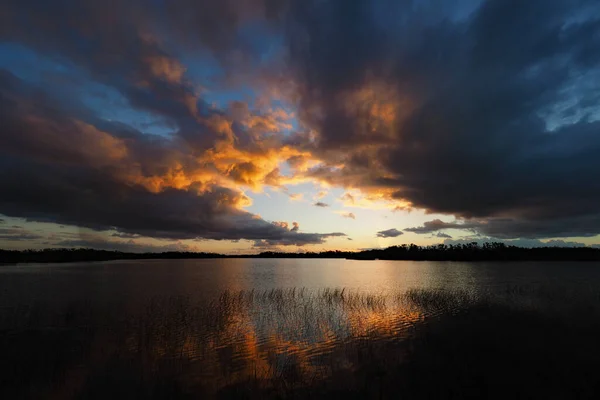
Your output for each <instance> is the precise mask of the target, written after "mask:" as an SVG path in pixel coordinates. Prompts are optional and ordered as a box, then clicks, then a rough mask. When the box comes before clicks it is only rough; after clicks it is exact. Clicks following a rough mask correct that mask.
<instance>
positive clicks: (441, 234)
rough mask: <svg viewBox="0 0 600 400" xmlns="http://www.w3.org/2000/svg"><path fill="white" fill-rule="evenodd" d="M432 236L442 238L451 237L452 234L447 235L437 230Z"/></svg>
mask: <svg viewBox="0 0 600 400" xmlns="http://www.w3.org/2000/svg"><path fill="white" fill-rule="evenodd" d="M433 236H434V237H438V238H444V239H452V236H450V235H448V234H447V233H444V232H438V233H436V234H435V235H433Z"/></svg>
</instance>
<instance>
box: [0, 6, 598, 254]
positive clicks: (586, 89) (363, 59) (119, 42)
mask: <svg viewBox="0 0 600 400" xmlns="http://www.w3.org/2000/svg"><path fill="white" fill-rule="evenodd" d="M347 3H348V2H335V1H315V0H307V1H295V0H289V1H271V0H268V1H267V0H248V1H243V2H239V1H234V0H224V1H219V2H215V1H211V0H198V1H192V0H178V1H173V2H160V1H159V2H139V1H135V0H134V1H127V2H118V4H114V7H112V8H111V9H110V10H107V8H106V5H105V3H104V2H102V1H99V0H88V1H81V2H77V3H76V4H74V3H73V2H72V1H67V0H57V1H54V2H52V7H48V6H47V4H46V3H45V2H44V1H42V0H31V1H17V0H8V1H5V2H3V3H2V5H0V26H1V27H2V28H0V37H1V39H2V41H3V43H4V44H5V45H6V46H9V47H11V46H12V47H11V48H12V49H13V50H10V51H13V52H14V51H15V50H14V49H20V50H19V51H20V52H21V53H19V54H24V53H26V54H29V55H30V56H32V59H35V60H36V62H35V63H27V62H23V65H25V64H27V65H28V66H27V68H18V67H15V65H17V64H10V65H12V67H10V68H7V70H10V71H12V72H13V73H14V74H15V75H12V74H11V73H10V72H6V71H4V70H3V72H2V73H0V106H1V107H0V125H1V126H2V131H1V132H0V164H1V165H0V167H1V168H2V170H3V172H0V185H2V188H3V190H2V193H1V194H0V213H3V214H5V215H7V216H10V217H19V216H20V217H24V218H28V219H30V220H33V221H52V222H57V223H65V224H67V223H68V224H75V225H79V226H85V227H90V228H92V229H106V230H109V229H112V230H114V229H115V228H116V229H117V230H118V231H119V232H122V233H124V234H140V235H153V236H154V237H161V238H164V237H167V238H179V239H184V238H195V237H203V238H215V239H230V240H238V239H248V240H283V239H284V237H287V235H289V234H290V233H289V229H287V230H286V229H285V228H283V227H281V226H277V225H273V224H271V223H270V222H269V221H264V220H262V219H260V218H256V216H255V215H253V214H251V213H248V212H246V211H245V210H244V208H245V207H247V206H249V205H250V203H251V199H250V197H249V196H248V195H247V194H246V191H248V192H249V191H254V192H260V191H262V190H263V189H264V187H265V186H270V187H272V188H273V189H275V190H280V191H282V192H285V193H287V194H288V195H289V196H290V199H292V200H294V199H299V198H300V196H301V195H302V194H301V193H298V194H290V193H289V192H288V191H287V189H286V188H285V185H288V184H295V183H301V182H313V183H315V184H319V185H321V186H322V187H330V186H335V187H341V188H343V189H344V190H345V194H344V195H343V196H342V199H341V200H342V201H343V202H344V204H345V205H348V206H349V205H352V206H354V207H370V208H375V207H385V208H386V209H392V208H393V207H395V208H393V210H411V209H414V208H418V209H423V210H426V211H427V212H429V213H440V214H445V215H452V216H454V217H455V218H456V221H457V222H454V223H455V224H458V225H457V226H454V227H452V226H449V225H448V224H453V223H445V224H446V226H445V227H444V228H440V229H437V230H436V229H433V228H435V224H434V225H432V226H425V225H424V226H423V227H416V228H410V229H413V230H412V232H415V233H433V232H438V233H439V231H440V230H441V229H463V230H470V231H472V232H476V233H479V234H482V235H488V236H490V237H498V238H515V237H526V238H557V237H569V236H588V237H589V236H593V235H596V234H599V233H600V213H599V212H598V208H597V204H599V202H600V184H599V183H597V182H598V179H597V176H596V171H598V170H599V169H600V159H599V158H598V157H597V154H598V152H599V151H600V136H599V135H598V134H597V132H598V130H600V110H599V107H598V103H599V101H600V95H599V93H600V84H599V83H598V82H600V73H599V72H598V71H599V68H598V67H599V66H600V56H599V55H598V54H599V53H598V52H597V48H598V47H600V35H599V33H600V18H598V15H600V6H599V5H598V2H597V1H595V0H581V1H578V2H567V1H563V0H530V1H517V0H508V1H507V0H488V1H485V2H477V1H474V2H470V3H472V5H471V6H469V7H468V10H466V9H465V4H466V2H461V6H456V4H457V3H454V2H453V4H454V5H455V6H449V5H448V4H449V3H447V2H437V1H436V2H420V3H419V6H418V7H415V6H414V4H413V3H414V2H410V1H407V2H395V3H394V4H390V2H389V1H386V0H375V1H370V0H357V1H353V2H350V3H351V4H347ZM421 3H422V4H421ZM442 3H444V4H442ZM506 27H510V29H507V28H506ZM266 49H269V50H268V51H267V50H266ZM3 59H5V60H8V61H5V62H6V63H9V62H13V61H11V60H27V58H26V57H21V56H19V55H18V54H13V53H9V54H8V56H7V57H5V58H3ZM33 64H35V65H33ZM3 65H4V64H3ZM49 65H50V66H52V67H49ZM199 66H202V67H199ZM207 71H208V72H207ZM207 73H208V75H210V76H206V74H207ZM231 93H234V97H238V98H237V99H233V100H231V99H230V98H231ZM247 93H251V95H248V96H246V94H247ZM254 94H256V96H254ZM253 97H256V98H253ZM241 98H244V101H240V99H241ZM131 115H137V116H138V117H137V119H138V120H137V121H136V122H135V123H134V122H132V121H131V120H130V119H131V118H130V116H131ZM140 115H143V117H140ZM154 125H156V126H161V127H162V128H163V129H164V128H165V127H167V128H168V131H169V133H168V134H164V135H162V136H157V135H156V134H149V133H148V132H146V129H145V128H142V127H149V126H154ZM282 170H283V171H286V172H285V174H284V173H282ZM6 171H10V172H6ZM288 171H289V172H288ZM17 174H23V178H22V179H17V178H16V176H17ZM39 193H49V196H48V198H47V199H41V197H42V196H40V195H39ZM316 200H318V199H316ZM108 208H110V210H111V212H109V211H108ZM350 215H352V218H353V217H354V215H353V214H351V213H348V214H346V216H347V217H350ZM469 224H470V225H471V226H470V227H468V225H469ZM431 229H433V230H431ZM428 230H429V231H428ZM314 240H315V241H316V243H318V240H321V239H319V238H314Z"/></svg>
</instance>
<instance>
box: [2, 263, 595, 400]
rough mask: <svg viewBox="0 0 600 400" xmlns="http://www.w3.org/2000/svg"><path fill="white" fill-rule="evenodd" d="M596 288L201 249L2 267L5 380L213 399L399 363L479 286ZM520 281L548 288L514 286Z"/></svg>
mask: <svg viewBox="0 0 600 400" xmlns="http://www.w3.org/2000/svg"><path fill="white" fill-rule="evenodd" d="M523 288H525V289H523ZM597 288H600V265H598V264H597V263H531V262H529V263H492V262H485V263H460V262H412V261H358V260H333V259H323V260H315V259H279V260H278V259H216V260H207V259H204V260H150V261H144V260H135V261H113V262H101V263H78V264H60V265H56V264H40V265H17V266H5V267H2V268H1V269H0V306H1V309H0V338H1V339H2V341H1V342H0V345H1V346H2V350H3V353H4V354H5V357H4V359H3V361H2V369H3V371H4V374H3V375H4V378H3V379H4V380H5V382H4V387H5V388H6V390H7V391H8V394H9V395H11V396H14V395H19V396H24V397H28V396H29V397H31V398H36V397H52V396H58V397H62V398H78V397H82V396H83V397H90V396H91V395H90V393H94V392H98V390H99V388H106V386H107V385H115V384H116V385H117V387H119V385H125V386H124V387H125V388H127V389H128V390H133V391H134V392H135V393H137V394H136V395H140V391H141V392H142V393H146V394H148V393H147V392H144V390H151V391H153V392H156V391H157V390H159V389H160V390H167V391H168V393H171V392H170V391H173V390H175V392H177V393H179V394H182V393H188V394H196V395H204V396H208V397H219V396H221V395H224V396H226V397H227V396H229V394H231V390H234V391H235V390H238V389H239V387H240V385H242V386H243V385H245V386H243V387H245V388H246V389H247V387H248V385H249V384H248V382H253V383H252V385H255V386H256V385H259V386H261V387H262V388H263V389H264V388H268V389H269V390H276V389H277V390H289V388H290V386H289V385H292V386H293V387H311V386H314V385H315V384H316V383H315V382H321V381H327V380H331V379H332V377H333V376H336V375H339V374H343V373H355V371H357V370H361V368H362V369H364V365H365V362H366V361H365V360H367V359H369V357H371V358H373V357H379V358H382V357H383V358H382V359H386V357H390V356H393V357H395V358H394V359H393V360H392V361H389V362H390V363H392V364H393V363H397V362H400V361H399V358H401V354H403V351H402V350H401V347H396V346H397V344H398V343H403V341H405V339H406V338H407V337H409V336H410V335H411V334H414V332H415V329H416V328H415V327H418V326H419V324H424V323H425V322H427V321H432V320H434V319H436V318H440V317H441V316H443V315H445V314H449V315H454V314H460V313H461V311H462V310H463V309H467V308H468V307H471V306H472V305H473V304H474V302H475V301H476V299H477V298H478V297H481V296H487V297H486V298H491V297H493V296H496V295H497V296H503V297H502V298H503V299H504V300H503V301H506V299H508V300H509V301H510V302H511V307H519V308H535V309H536V310H540V309H541V308H545V309H550V310H557V309H558V308H560V304H563V303H564V299H565V298H568V297H569V296H572V294H575V293H595V292H594V291H596V290H597ZM523 291H525V292H527V293H529V294H532V293H533V294H536V295H539V294H540V293H543V294H546V295H545V297H544V296H542V297H540V296H538V298H536V299H534V298H533V297H532V296H520V295H519V296H515V293H517V294H520V293H521V292H523ZM407 292H408V293H409V295H407V294H406V293H407ZM440 293H452V296H448V297H445V295H443V294H442V295H440ZM548 293H552V296H547V294H548ZM556 293H558V294H559V297H556V296H557V295H556ZM507 294H508V296H507ZM490 296H491V297H490ZM540 298H541V299H542V300H540ZM548 299H549V300H548ZM553 299H554V300H553ZM547 301H549V302H553V303H552V304H550V305H548V306H547V307H544V304H543V303H544V302H547ZM513 309H514V308H513ZM536 312H537V311H536ZM392 345H393V346H394V347H389V346H392ZM365 352H366V353H365ZM363 353H364V354H363ZM365 354H366V355H365ZM374 354H379V355H378V356H375V355H374ZM365 357H366V358H365ZM123 376H128V378H127V383H126V384H125V383H123V382H121V381H120V380H119V379H120V378H119V377H123ZM134 376H135V377H136V378H135V379H134V378H133V377H134ZM115 379H116V380H117V381H118V382H117V383H115ZM369 379H370V378H369ZM369 379H366V382H369V381H370V380H369ZM163 381H164V382H166V383H164V384H165V385H167V386H168V388H167V389H165V388H162V386H160V385H161V383H160V382H163ZM119 382H121V383H119ZM265 382H270V383H268V384H267V383H265ZM274 382H275V383H274ZM0 383H2V382H0ZM167 383H168V384H167ZM156 385H159V386H160V388H158V389H157V386H156ZM277 385H284V386H281V387H279V386H277ZM276 386H277V387H276ZM149 387H151V389H148V388H149ZM161 388H162V389H161ZM174 388H175V389H174ZM235 388H238V389H235ZM282 388H283V389H282ZM103 390H104V389H103ZM244 390H245V389H244ZM175 392H173V393H175ZM180 392H181V393H180ZM173 393H171V394H170V395H169V396H170V397H178V396H176V395H173ZM105 394H106V393H105ZM234 397H235V396H234ZM242 397H243V396H242Z"/></svg>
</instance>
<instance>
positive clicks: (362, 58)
mask: <svg viewBox="0 0 600 400" xmlns="http://www.w3.org/2000/svg"><path fill="white" fill-rule="evenodd" d="M477 4H478V5H477V6H476V7H474V8H473V10H472V12H470V13H467V14H459V13H458V12H457V10H458V9H457V8H454V9H453V8H450V7H449V8H439V9H436V7H438V6H439V4H438V2H433V3H431V5H426V4H422V5H421V6H420V7H412V2H398V4H396V5H395V6H394V7H389V8H385V10H386V11H385V13H383V12H382V10H383V9H384V8H383V7H384V6H383V2H377V1H375V2H371V1H366V0H364V1H357V2H353V4H352V6H351V7H350V8H349V9H348V8H347V7H348V6H347V5H346V4H345V3H344V4H341V3H340V4H339V5H338V4H336V3H333V2H323V3H319V4H318V5H317V4H315V3H314V2H310V1H309V2H303V3H302V4H295V7H293V9H294V14H293V15H292V17H291V21H292V22H291V23H290V24H291V26H292V27H293V28H292V29H290V30H289V32H290V34H289V35H288V42H289V43H290V49H291V52H290V68H291V69H292V71H293V74H294V77H295V80H296V81H297V82H299V89H298V96H299V97H300V105H301V109H300V110H299V112H298V115H299V116H300V118H301V119H302V122H303V123H304V124H306V125H307V126H309V127H310V128H311V129H312V130H313V131H314V132H315V134H314V135H313V136H307V139H306V141H305V146H306V148H310V149H311V151H312V152H313V154H314V155H315V157H319V158H320V159H321V160H323V163H322V164H321V165H319V166H318V167H316V168H314V169H313V170H312V173H311V176H312V177H313V178H314V179H317V180H321V181H323V182H326V183H327V184H330V185H340V186H344V187H347V188H355V189H359V190H361V191H363V192H365V193H385V195H386V196H388V200H389V201H394V200H398V201H403V202H406V203H407V205H409V206H410V207H413V208H421V209H425V210H427V211H428V212H431V213H442V214H448V215H454V216H456V217H457V218H459V219H470V218H475V219H477V220H480V221H484V220H486V221H487V220H490V221H491V223H490V226H489V228H490V229H491V228H492V227H493V228H496V227H499V225H498V224H497V223H495V222H493V221H492V220H496V219H504V218H508V219H511V220H512V221H513V222H512V223H511V224H502V228H503V229H505V231H503V232H499V234H500V233H501V234H503V235H508V236H516V235H518V234H520V233H521V232H523V231H524V232H525V233H526V234H528V235H530V236H535V235H536V234H535V233H534V232H533V229H534V228H535V227H540V229H542V232H540V235H541V234H543V235H558V236H565V235H567V234H569V235H570V234H572V233H573V231H577V234H578V235H585V236H589V235H594V234H598V233H600V224H598V223H597V222H598V217H599V216H600V214H599V213H598V209H597V204H598V203H599V202H600V184H597V183H596V182H597V181H598V180H597V179H596V177H595V175H594V174H595V172H594V171H597V170H599V169H600V160H599V159H598V157H597V156H596V154H597V153H598V151H600V136H599V135H597V134H596V133H597V132H598V130H599V129H600V122H598V115H599V110H598V106H597V104H598V100H599V99H600V98H599V97H598V93H599V91H598V89H599V88H600V85H599V84H598V83H597V82H598V77H599V74H598V66H599V65H600V56H598V53H597V52H594V51H593V49H595V48H597V47H598V46H599V45H600V39H599V38H600V36H599V35H598V33H599V32H600V19H599V18H598V17H597V15H600V14H598V11H599V8H600V6H598V3H597V2H594V1H592V0H587V1H586V0H584V1H581V2H577V3H572V2H565V1H562V0H550V1H547V0H532V1H527V2H519V1H504V0H489V1H485V2H480V3H477ZM592 10H593V11H592ZM397 21H404V22H397ZM506 27H510V29H507V28H506ZM336 32H340V34H336ZM348 43H352V45H351V46H348V45H347V44H348ZM586 218H589V219H591V220H593V221H595V222H594V223H593V224H592V223H584V224H583V226H582V225H580V224H579V223H580V222H581V219H586ZM546 221H555V222H556V223H555V222H546ZM559 221H560V224H559ZM550 225H552V226H550ZM529 226H530V227H531V229H530V228H529ZM575 227H577V228H575ZM482 229H483V230H485V228H482Z"/></svg>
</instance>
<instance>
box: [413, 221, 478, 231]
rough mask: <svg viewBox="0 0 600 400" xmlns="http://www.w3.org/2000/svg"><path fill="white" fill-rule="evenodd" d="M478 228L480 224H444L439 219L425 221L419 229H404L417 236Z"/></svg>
mask: <svg viewBox="0 0 600 400" xmlns="http://www.w3.org/2000/svg"><path fill="white" fill-rule="evenodd" d="M479 226H480V224H474V223H469V222H466V223H458V222H444V221H442V220H440V219H434V220H432V221H427V222H425V223H423V225H422V226H419V227H414V228H406V229H405V231H406V232H412V233H418V234H425V233H432V232H437V231H440V230H443V229H465V230H472V229H475V228H477V227H479Z"/></svg>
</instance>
